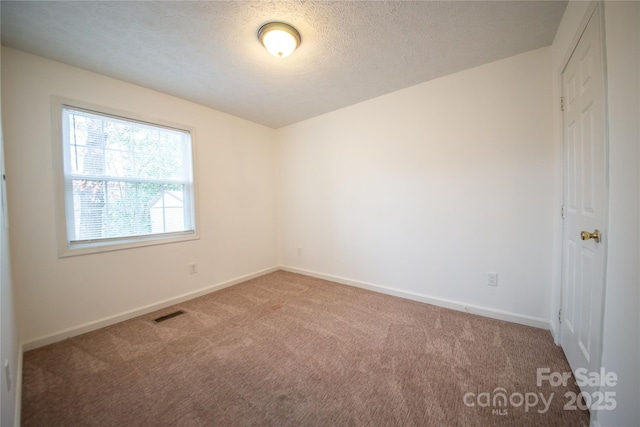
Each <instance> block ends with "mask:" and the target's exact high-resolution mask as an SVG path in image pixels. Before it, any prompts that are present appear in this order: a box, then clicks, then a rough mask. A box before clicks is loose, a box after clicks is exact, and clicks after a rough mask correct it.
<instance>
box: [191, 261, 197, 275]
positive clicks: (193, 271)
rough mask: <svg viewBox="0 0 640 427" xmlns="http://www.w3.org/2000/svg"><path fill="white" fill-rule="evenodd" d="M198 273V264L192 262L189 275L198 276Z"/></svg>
mask: <svg viewBox="0 0 640 427" xmlns="http://www.w3.org/2000/svg"><path fill="white" fill-rule="evenodd" d="M197 272H198V264H197V263H195V262H192V263H190V264H189V274H196V273H197Z"/></svg>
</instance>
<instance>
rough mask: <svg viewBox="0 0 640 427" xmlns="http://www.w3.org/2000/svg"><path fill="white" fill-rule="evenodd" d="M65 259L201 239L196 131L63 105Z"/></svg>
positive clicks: (62, 150)
mask: <svg viewBox="0 0 640 427" xmlns="http://www.w3.org/2000/svg"><path fill="white" fill-rule="evenodd" d="M58 108H59V109H60V112H61V117H60V118H61V120H60V121H61V136H62V138H61V139H62V141H61V142H62V143H61V144H60V145H61V158H62V159H61V165H60V166H61V167H60V168H59V169H61V171H62V182H63V183H62V187H63V190H62V191H60V193H62V199H63V200H64V201H63V202H61V203H60V204H61V205H64V224H62V227H63V228H64V230H65V232H64V234H63V235H64V236H66V241H65V242H63V243H64V245H60V243H59V246H60V249H62V251H61V255H63V256H64V255H74V254H81V253H87V252H97V251H104V250H113V249H121V248H125V247H131V246H141V245H147V244H157V243H168V242H170V241H179V240H186V239H190V238H195V237H196V234H195V232H196V228H195V209H194V184H193V167H192V141H191V132H190V131H188V130H185V129H180V128H176V127H171V126H166V125H161V124H153V123H149V122H145V121H140V120H134V119H130V118H125V117H122V116H119V115H114V114H107V113H103V112H98V111H95V110H93V109H87V108H80V107H76V106H71V105H67V104H65V103H61V104H58Z"/></svg>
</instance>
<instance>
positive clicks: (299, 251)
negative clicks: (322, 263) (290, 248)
mask: <svg viewBox="0 0 640 427" xmlns="http://www.w3.org/2000/svg"><path fill="white" fill-rule="evenodd" d="M300 255H302V248H298V256H300Z"/></svg>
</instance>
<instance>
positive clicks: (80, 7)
mask: <svg viewBox="0 0 640 427" xmlns="http://www.w3.org/2000/svg"><path fill="white" fill-rule="evenodd" d="M565 7H566V2H565V1H531V2H530V1H514V2H511V1H498V2H486V1H471V2H466V1H451V2H449V1H445V2H440V1H421V2H411V1H358V2H346V1H344V2H343V1H328V2H327V1H323V2H318V1H288V2H264V1H260V2H258V1H252V2H233V1H230V2H226V1H225V2H219V1H194V2H191V1H189V2H187V1H151V2H150V1H141V2H138V1H126V2H122V1H104V2H102V1H69V2H67V1H45V2H38V1H15V2H14V1H6V0H3V1H2V2H1V8H2V11H1V16H2V27H1V28H2V44H3V45H6V46H10V47H13V48H16V49H20V50H23V51H26V52H30V53H33V54H36V55H40V56H44V57H47V58H51V59H54V60H57V61H60V62H64V63H67V64H70V65H74V66H77V67H80V68H84V69H87V70H91V71H95V72H97V73H101V74H105V75H107V76H111V77H115V78H118V79H121V80H125V81H128V82H131V83H135V84H138V85H141V86H145V87H148V88H151V89H155V90H158V91H162V92H165V93H169V94H171V95H175V96H178V97H181V98H184V99H188V100H191V101H193V102H197V103H199V104H202V105H206V106H209V107H212V108H215V109H217V110H221V111H224V112H226V113H229V114H233V115H236V116H239V117H243V118H246V119H249V120H252V121H254V122H257V123H262V124H265V125H267V126H270V127H273V128H278V127H281V126H284V125H287V124H291V123H295V122H297V121H300V120H303V119H306V118H310V117H314V116H317V115H319V114H322V113H326V112H329V111H332V110H336V109H338V108H341V107H345V106H347V105H351V104H355V103H357V102H360V101H364V100H366V99H370V98H373V97H376V96H380V95H383V94H386V93H389V92H393V91H396V90H399V89H403V88H405V87H409V86H412V85H415V84H418V83H421V82H424V81H427V80H431V79H434V78H437V77H440V76H443V75H447V74H451V73H454V72H457V71H461V70H464V69H467V68H471V67H474V66H477V65H481V64H485V63H488V62H491V61H495V60H498V59H501V58H505V57H508V56H511V55H515V54H518V53H521V52H526V51H528V50H532V49H535V48H539V47H543V46H548V45H550V44H551V42H552V41H553V37H554V35H555V32H556V30H557V28H558V25H559V23H560V19H561V18H562V14H563V12H564V9H565ZM272 20H277V21H284V22H287V23H290V24H292V25H294V26H295V27H296V28H297V29H298V30H299V31H300V33H301V35H302V44H301V46H300V48H299V49H298V50H297V51H296V52H294V53H293V55H291V56H290V57H288V58H285V59H278V58H274V57H272V56H271V55H269V53H268V52H267V51H266V50H265V49H264V48H263V47H262V45H261V44H260V43H259V42H258V40H257V37H256V32H257V30H258V28H260V26H261V25H262V24H264V23H266V22H269V21H272Z"/></svg>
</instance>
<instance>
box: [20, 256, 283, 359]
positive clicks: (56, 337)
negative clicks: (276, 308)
mask: <svg viewBox="0 0 640 427" xmlns="http://www.w3.org/2000/svg"><path fill="white" fill-rule="evenodd" d="M279 269H280V267H279V266H273V267H270V268H266V269H264V270H260V271H256V272H255V273H251V274H246V275H244V276H240V277H236V278H235V279H231V280H227V281H225V282H222V283H217V284H215V285H211V286H207V287H206V288H204V289H199V290H197V291H194V292H189V293H186V294H183V295H179V296H177V297H174V298H169V299H166V300H164V301H160V302H157V303H153V304H149V305H146V306H144V307H139V308H136V309H133V310H129V311H126V312H124V313H120V314H116V315H114V316H109V317H105V318H103V319H99V320H95V321H93V322H89V323H85V324H84V325H80V326H75V327H73V328H68V329H65V330H62V331H59V332H55V333H53V334H50V335H46V336H44V337H39V338H36V339H33V340H30V341H28V342H25V343H24V344H23V349H24V351H29V350H33V349H35V348H38V347H43V346H45V345H49V344H53V343H55V342H58V341H62V340H65V339H67V338H71V337H74V336H77V335H81V334H85V333H87V332H91V331H94V330H96V329H100V328H104V327H106V326H110V325H113V324H116V323H119V322H122V321H125V320H129V319H133V318H134V317H138V316H142V315H143V314H147V313H151V312H154V311H156V310H160V309H163V308H165V307H169V306H172V305H175V304H179V303H181V302H184V301H188V300H190V299H194V298H197V297H199V296H202V295H206V294H209V293H211V292H215V291H219V290H221V289H224V288H228V287H229V286H233V285H235V284H238V283H241V282H245V281H247V280H250V279H253V278H256V277H260V276H264V275H265V274H268V273H272V272H274V271H278V270H279Z"/></svg>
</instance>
